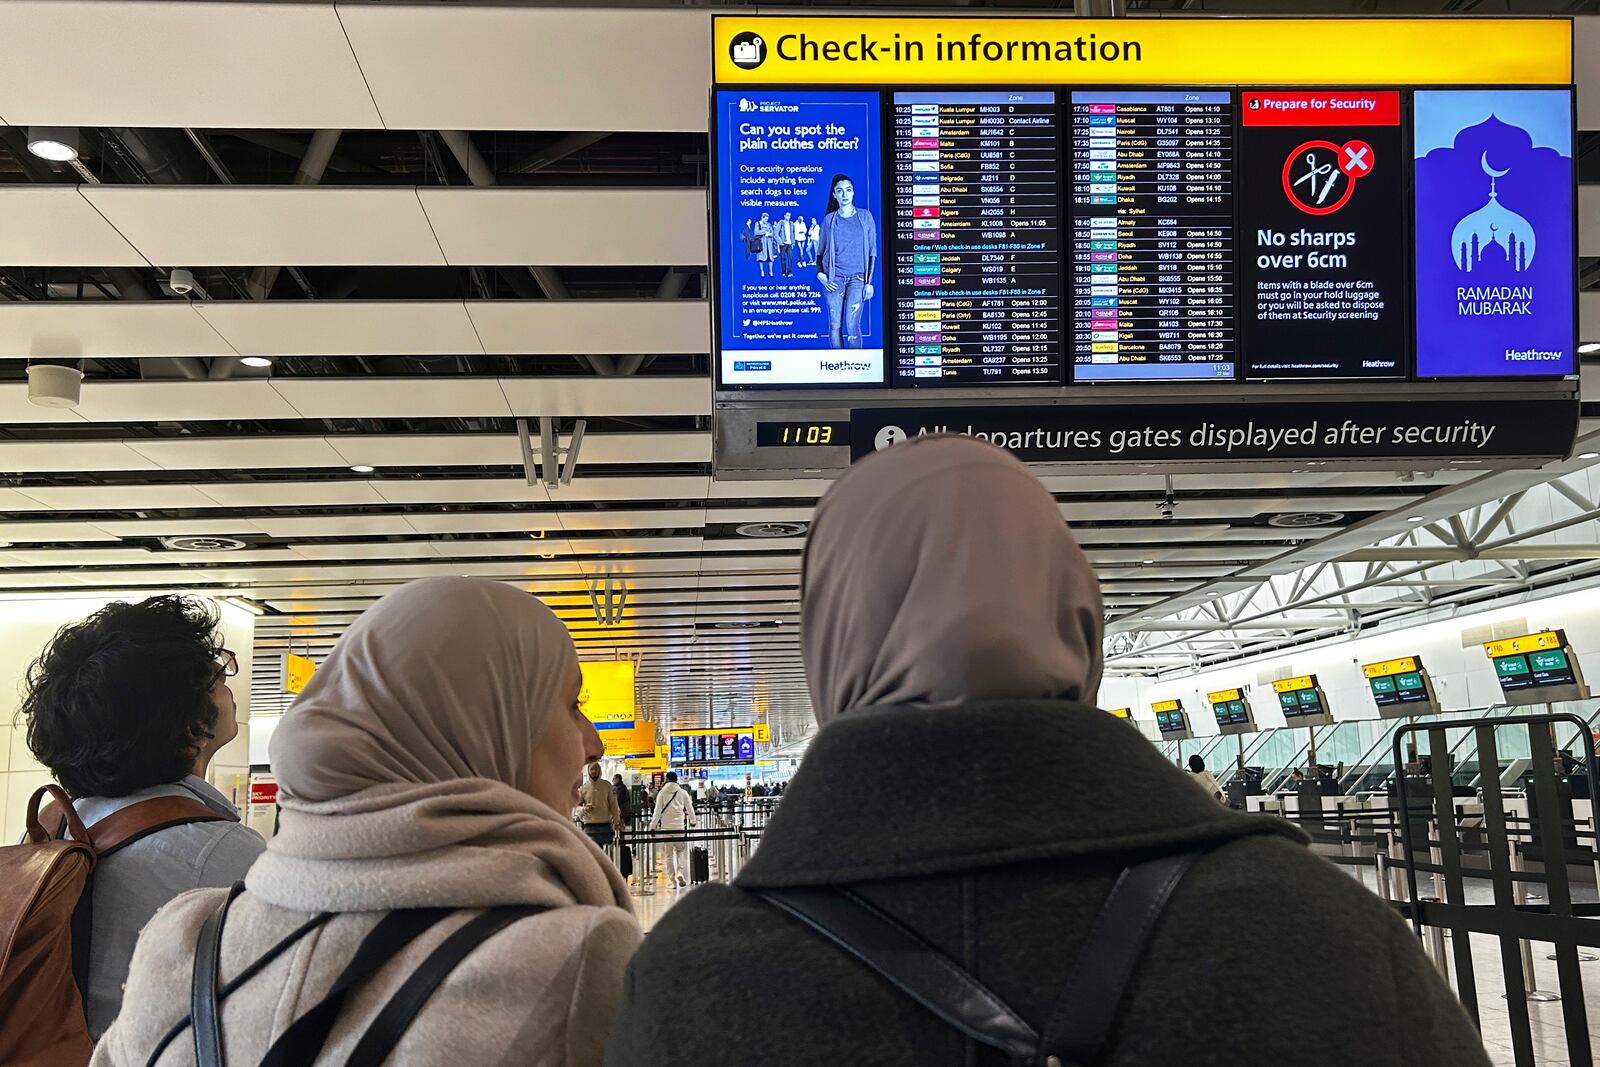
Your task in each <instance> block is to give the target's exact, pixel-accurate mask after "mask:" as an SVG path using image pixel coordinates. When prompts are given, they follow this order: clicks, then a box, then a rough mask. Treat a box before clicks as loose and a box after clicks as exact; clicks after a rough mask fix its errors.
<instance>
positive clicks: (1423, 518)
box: [1406, 515, 1428, 522]
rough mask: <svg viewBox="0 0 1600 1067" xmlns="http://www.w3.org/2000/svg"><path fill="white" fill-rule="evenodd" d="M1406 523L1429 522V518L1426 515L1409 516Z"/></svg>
mask: <svg viewBox="0 0 1600 1067" xmlns="http://www.w3.org/2000/svg"><path fill="white" fill-rule="evenodd" d="M1406 521H1407V522H1427V521H1428V517H1427V516H1426V515H1407V516H1406Z"/></svg>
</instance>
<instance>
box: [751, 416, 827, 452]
mask: <svg viewBox="0 0 1600 1067" xmlns="http://www.w3.org/2000/svg"><path fill="white" fill-rule="evenodd" d="M849 444H850V424H849V423H848V422H758V423H756V447H757V448H806V447H829V446H846V447H847V446H848V445H849Z"/></svg>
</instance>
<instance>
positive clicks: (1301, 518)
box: [1267, 511, 1344, 529]
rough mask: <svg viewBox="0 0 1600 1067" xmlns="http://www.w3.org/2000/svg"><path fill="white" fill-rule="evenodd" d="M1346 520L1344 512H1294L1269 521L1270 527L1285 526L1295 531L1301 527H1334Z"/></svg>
mask: <svg viewBox="0 0 1600 1067" xmlns="http://www.w3.org/2000/svg"><path fill="white" fill-rule="evenodd" d="M1343 518H1344V513H1343V512H1342V511H1292V512H1290V513H1289V514H1287V515H1274V516H1272V518H1270V519H1268V520H1267V525H1268V526H1283V527H1287V528H1289V529H1295V528H1297V527H1301V526H1332V525H1333V524H1334V523H1336V522H1338V521H1339V520H1340V519H1343Z"/></svg>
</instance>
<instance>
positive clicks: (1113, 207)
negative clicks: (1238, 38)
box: [1068, 90, 1236, 381]
mask: <svg viewBox="0 0 1600 1067" xmlns="http://www.w3.org/2000/svg"><path fill="white" fill-rule="evenodd" d="M1068 117H1069V121H1070V130H1071V137H1072V146H1071V147H1072V164H1071V171H1070V178H1069V183H1070V184H1069V195H1070V197H1071V204H1072V304H1073V321H1074V329H1073V343H1072V356H1073V377H1074V379H1075V380H1077V381H1163V380H1174V379H1189V380H1195V379H1205V380H1210V379H1219V378H1220V379H1229V378H1232V377H1233V376H1234V372H1235V341H1236V338H1235V332H1236V324H1235V316H1236V294H1235V291H1234V290H1235V282H1234V253H1233V245H1234V221H1233V220H1234V190H1233V152H1234V145H1233V102H1232V96H1231V94H1229V93H1227V92H1214V91H1204V90H1201V91H1167V92H1140V91H1109V92H1074V93H1073V94H1072V97H1071V106H1070V112H1069V116H1068Z"/></svg>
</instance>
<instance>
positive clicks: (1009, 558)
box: [801, 436, 1104, 726]
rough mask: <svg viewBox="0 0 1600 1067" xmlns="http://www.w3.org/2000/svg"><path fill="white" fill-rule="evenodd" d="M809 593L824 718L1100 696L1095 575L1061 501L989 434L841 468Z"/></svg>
mask: <svg viewBox="0 0 1600 1067" xmlns="http://www.w3.org/2000/svg"><path fill="white" fill-rule="evenodd" d="M802 588H803V593H802V605H801V644H802V648H803V653H804V657H805V665H806V677H807V679H808V680H809V682H810V686H811V701H812V707H813V710H814V711H815V713H816V716H817V721H818V723H819V724H821V725H824V726H825V725H827V723H828V722H829V721H831V720H832V719H833V718H834V717H835V716H838V715H840V714H842V713H843V712H845V711H848V710H849V709H850V708H855V707H867V706H872V705H886V704H918V705H944V704H957V703H964V702H967V701H973V700H992V699H1004V698H1018V699H1027V698H1059V699H1066V700H1081V701H1085V702H1092V701H1094V700H1095V698H1096V696H1097V694H1098V691H1099V688H1100V668H1101V647H1100V646H1101V637H1102V633H1103V624H1104V607H1103V606H1102V603H1101V599H1100V584H1099V582H1098V581H1097V580H1096V578H1095V575H1094V571H1093V569H1092V568H1091V567H1090V565H1089V561H1088V559H1087V558H1086V557H1085V556H1084V554H1083V550H1082V549H1080V548H1079V547H1078V543H1077V542H1076V541H1075V540H1074V539H1073V537H1072V533H1071V531H1069V530H1068V529H1067V524H1066V522H1065V520H1063V519H1062V517H1061V511H1060V509H1059V508H1058V507H1057V506H1056V502H1055V500H1054V498H1052V497H1051V495H1050V494H1049V493H1048V492H1047V491H1046V490H1045V488H1044V486H1042V485H1041V484H1040V483H1039V480H1038V479H1037V478H1035V477H1034V476H1033V474H1032V473H1031V472H1029V471H1028V469H1027V468H1026V467H1024V466H1023V465H1022V464H1021V463H1019V462H1018V461H1017V460H1016V459H1015V458H1013V457H1012V456H1011V455H1010V454H1009V453H1007V452H1003V451H1001V450H1000V449H998V448H995V447H993V446H991V445H988V444H985V443H983V442H980V441H976V440H973V439H971V438H966V437H955V436H936V437H928V438H923V439H920V440H917V441H913V442H911V443H908V444H903V445H896V446H894V447H893V448H889V449H886V450H885V451H883V452H880V453H877V454H875V455H872V456H868V457H867V458H866V459H864V460H862V461H861V462H860V463H858V464H856V465H855V466H854V467H852V468H851V469H850V470H848V471H847V472H845V474H844V476H843V477H841V478H840V479H839V480H838V482H836V483H835V484H834V485H833V487H832V488H831V489H829V491H828V493H827V494H826V495H825V496H824V497H823V498H822V502H821V503H820V504H819V505H818V507H817V513H816V519H815V521H814V522H813V524H812V528H811V536H810V539H809V540H808V541H807V542H806V552H805V565H804V575H803V577H802Z"/></svg>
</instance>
